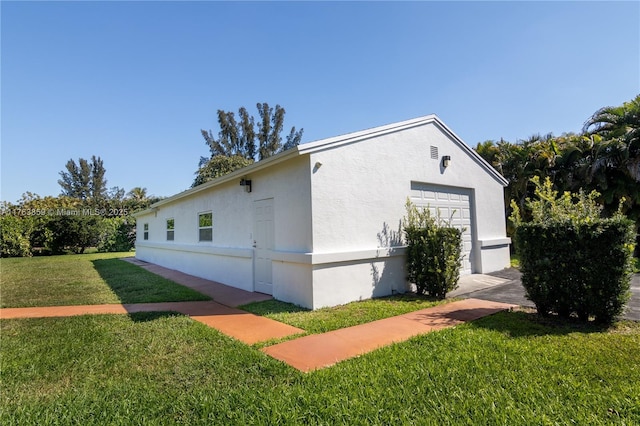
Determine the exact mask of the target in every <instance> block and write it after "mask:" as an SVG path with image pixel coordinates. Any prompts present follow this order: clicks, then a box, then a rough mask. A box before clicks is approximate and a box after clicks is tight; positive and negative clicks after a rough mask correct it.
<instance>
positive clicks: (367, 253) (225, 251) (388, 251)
mask: <svg viewBox="0 0 640 426" xmlns="http://www.w3.org/2000/svg"><path fill="white" fill-rule="evenodd" d="M136 247H140V248H142V247H144V248H152V249H160V250H171V251H182V252H191V253H202V254H211V255H215V256H227V257H240V258H245V259H253V248H241V247H212V246H205V245H197V244H193V245H192V244H170V243H148V242H144V241H138V242H137V243H136ZM405 253H406V246H399V247H380V248H376V249H369V250H359V251H349V252H333V253H300V252H290V251H277V250H275V251H274V252H273V258H272V260H273V261H277V262H285V263H301V264H305V265H324V264H328V263H345V262H357V261H365V260H381V259H385V258H389V257H396V256H404V255H405Z"/></svg>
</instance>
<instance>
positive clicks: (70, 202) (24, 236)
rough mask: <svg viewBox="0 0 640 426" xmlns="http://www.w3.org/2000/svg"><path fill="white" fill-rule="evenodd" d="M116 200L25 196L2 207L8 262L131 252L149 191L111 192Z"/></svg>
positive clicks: (5, 253) (4, 241)
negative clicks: (68, 254) (138, 216)
mask: <svg viewBox="0 0 640 426" xmlns="http://www.w3.org/2000/svg"><path fill="white" fill-rule="evenodd" d="M112 192H113V193H114V195H113V198H112V197H110V198H107V199H104V200H101V201H100V202H99V203H94V202H93V201H94V200H85V201H83V200H80V199H77V198H72V197H67V196H64V195H60V196H58V197H48V196H47V197H44V198H42V197H40V196H38V195H37V194H32V193H29V192H28V193H26V194H24V195H23V196H22V198H21V199H20V200H19V201H18V203H17V204H16V205H13V204H11V203H7V202H3V204H2V218H1V221H2V222H1V224H2V230H1V233H2V234H1V248H2V256H3V257H13V256H31V255H33V254H38V255H50V254H60V253H64V252H68V251H71V252H74V253H82V252H84V250H85V249H86V248H88V247H98V249H99V250H100V251H128V250H130V249H131V248H132V247H133V242H134V240H135V220H134V219H133V217H132V216H130V214H131V213H133V212H134V211H136V210H140V209H143V208H146V207H147V206H149V204H150V203H151V202H152V201H154V200H157V199H158V198H157V197H156V198H149V197H147V195H146V189H144V188H134V189H133V190H132V191H130V193H129V195H128V196H127V197H124V190H120V189H118V190H117V191H112Z"/></svg>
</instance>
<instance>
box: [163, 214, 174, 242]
mask: <svg viewBox="0 0 640 426" xmlns="http://www.w3.org/2000/svg"><path fill="white" fill-rule="evenodd" d="M169 221H171V227H169ZM165 223H166V230H167V241H174V240H175V238H176V232H175V231H176V220H175V218H173V217H169V218H167V220H166V222H165ZM169 236H171V237H169Z"/></svg>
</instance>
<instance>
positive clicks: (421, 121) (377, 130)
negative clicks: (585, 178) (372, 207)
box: [133, 114, 509, 217]
mask: <svg viewBox="0 0 640 426" xmlns="http://www.w3.org/2000/svg"><path fill="white" fill-rule="evenodd" d="M425 124H434V125H436V126H437V127H438V128H439V129H440V130H441V131H442V132H443V133H445V134H446V135H447V136H449V138H450V139H451V140H452V141H453V142H454V143H455V144H456V145H458V147H459V148H460V149H462V150H463V151H464V152H466V153H467V154H468V155H469V156H470V157H471V158H472V159H473V160H474V161H475V162H476V163H477V164H478V165H479V166H480V167H481V168H482V169H484V170H485V171H486V172H487V173H488V174H489V175H491V176H492V177H493V178H494V179H495V180H496V181H498V182H499V183H500V184H501V185H502V186H507V185H508V183H509V182H508V181H507V180H506V179H505V178H504V177H503V176H502V175H501V174H500V173H498V172H497V171H496V170H495V169H494V168H493V167H492V166H491V165H490V164H489V163H487V162H486V161H485V160H484V159H483V158H482V157H481V156H480V155H479V154H478V153H477V152H475V151H474V150H473V149H471V148H470V147H469V146H468V145H467V144H466V143H464V141H463V140H462V139H460V138H459V137H458V135H456V134H455V133H454V132H453V131H452V130H451V129H449V127H447V125H446V124H444V123H443V122H442V120H440V118H438V116H436V115H435V114H431V115H426V116H423V117H418V118H413V119H411V120H405V121H401V122H398V123H392V124H387V125H384V126H379V127H373V128H371V129H366V130H361V131H359V132H352V133H347V134H344V135H340V136H334V137H331V138H327V139H321V140H318V141H314V142H307V143H304V144H301V145H298V146H295V147H293V148H291V149H289V150H287V151H284V152H281V153H279V154H276V155H273V156H271V157H269V158H266V159H264V160H261V161H258V162H255V163H253V164H251V165H249V166H247V167H243V168H242V169H238V170H236V171H234V172H231V173H229V174H226V175H224V176H221V177H219V178H216V179H213V180H210V181H209V182H206V183H203V184H202V185H198V186H196V187H195V188H191V189H187V190H186V191H183V192H180V193H178V194H176V195H173V196H171V197H169V198H165V199H163V200H160V201H158V202H157V203H154V204H153V205H152V206H151V207H150V208H148V209H146V210H143V211H140V212H138V213H135V214H134V215H133V216H134V217H135V216H142V215H144V214H147V213H150V212H153V211H154V210H155V208H157V207H160V206H162V205H164V204H168V203H172V202H174V201H177V200H179V199H181V198H185V197H188V196H191V195H194V194H197V193H199V192H202V191H206V190H208V189H209V188H213V187H216V186H218V185H222V184H224V183H226V182H229V181H231V180H235V179H238V178H241V177H243V176H245V175H247V174H249V173H252V172H256V171H259V170H263V169H266V168H269V167H273V166H275V165H276V164H279V163H282V162H284V161H286V160H289V159H291V158H294V157H298V156H301V155H307V154H313V153H316V152H321V151H325V150H329V149H335V148H338V147H341V146H344V145H350V144H353V143H357V142H360V141H362V140H365V139H370V138H373V137H376V136H381V135H385V134H388V133H393V132H398V131H401V130H405V129H410V128H412V127H418V126H423V125H425Z"/></svg>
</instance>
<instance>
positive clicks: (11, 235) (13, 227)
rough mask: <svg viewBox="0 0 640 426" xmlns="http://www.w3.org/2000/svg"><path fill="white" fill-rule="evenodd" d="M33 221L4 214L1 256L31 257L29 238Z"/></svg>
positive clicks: (0, 224) (0, 231)
mask: <svg viewBox="0 0 640 426" xmlns="http://www.w3.org/2000/svg"><path fill="white" fill-rule="evenodd" d="M31 225H32V223H31V221H26V220H20V218H18V217H16V216H11V215H5V214H3V215H2V216H0V255H1V256H2V257H14V256H31V243H30V241H29V236H30V235H31V232H32V227H31Z"/></svg>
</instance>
